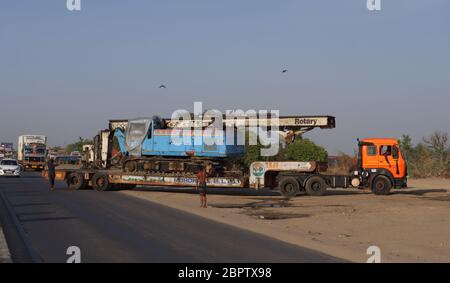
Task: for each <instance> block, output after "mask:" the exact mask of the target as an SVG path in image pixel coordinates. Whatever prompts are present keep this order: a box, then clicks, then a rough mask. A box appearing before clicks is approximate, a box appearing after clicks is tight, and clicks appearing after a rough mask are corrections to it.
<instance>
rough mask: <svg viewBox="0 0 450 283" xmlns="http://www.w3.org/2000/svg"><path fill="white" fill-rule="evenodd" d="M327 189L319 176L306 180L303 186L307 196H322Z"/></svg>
mask: <svg viewBox="0 0 450 283" xmlns="http://www.w3.org/2000/svg"><path fill="white" fill-rule="evenodd" d="M327 187H328V186H327V183H326V182H325V180H324V179H323V178H322V177H320V176H312V177H310V178H308V180H307V181H306V184H305V190H306V193H307V194H308V195H309V196H322V195H324V194H325V192H326V191H327Z"/></svg>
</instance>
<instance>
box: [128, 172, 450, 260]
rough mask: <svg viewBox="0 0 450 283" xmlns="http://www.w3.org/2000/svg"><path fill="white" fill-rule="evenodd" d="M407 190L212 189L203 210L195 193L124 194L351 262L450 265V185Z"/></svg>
mask: <svg viewBox="0 0 450 283" xmlns="http://www.w3.org/2000/svg"><path fill="white" fill-rule="evenodd" d="M408 184H409V188H408V189H403V190H396V191H393V192H392V194H391V195H389V196H375V195H373V194H371V193H370V192H369V191H359V190H354V189H347V190H330V191H328V193H327V195H325V196H321V197H310V196H299V197H296V198H293V199H284V198H283V197H281V196H279V195H278V193H276V192H272V191H269V190H261V191H253V190H248V189H210V193H209V195H208V202H209V207H208V208H207V209H202V208H199V198H198V196H197V195H196V193H195V190H193V189H179V188H138V189H136V190H133V191H121V192H120V193H123V194H127V195H131V196H135V197H138V198H142V199H146V200H149V201H154V202H158V203H160V204H164V205H167V206H170V207H174V208H177V209H180V210H183V211H187V212H190V213H193V214H197V215H200V216H202V217H206V218H209V219H212V220H215V221H219V222H223V223H226V224H230V225H233V226H237V227H240V228H243V229H247V230H251V231H254V232H257V233H262V234H265V235H268V236H270V237H273V238H277V239H279V240H282V241H285V242H289V243H293V244H297V245H300V246H303V247H308V248H311V249H315V250H319V251H322V252H325V253H328V254H330V255H333V256H336V257H340V258H344V259H347V260H350V261H355V262H366V260H367V259H368V257H369V255H367V253H366V251H367V248H368V247H369V246H372V245H376V246H378V247H379V248H380V249H381V260H382V262H450V180H448V179H447V180H445V179H417V180H409V183H408ZM267 260H268V261H269V262H270V259H267Z"/></svg>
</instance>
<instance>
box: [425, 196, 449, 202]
mask: <svg viewBox="0 0 450 283" xmlns="http://www.w3.org/2000/svg"><path fill="white" fill-rule="evenodd" d="M425 199H428V200H437V201H450V196H439V197H427V198H425Z"/></svg>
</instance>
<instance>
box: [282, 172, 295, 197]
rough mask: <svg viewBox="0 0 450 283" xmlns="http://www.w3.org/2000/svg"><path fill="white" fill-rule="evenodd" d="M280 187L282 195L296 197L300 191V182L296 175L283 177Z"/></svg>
mask: <svg viewBox="0 0 450 283" xmlns="http://www.w3.org/2000/svg"><path fill="white" fill-rule="evenodd" d="M279 188H280V193H281V195H282V196H284V197H288V198H292V197H295V196H297V194H298V193H299V192H300V184H299V183H298V181H297V179H295V178H294V177H283V178H282V179H281V181H280V183H279Z"/></svg>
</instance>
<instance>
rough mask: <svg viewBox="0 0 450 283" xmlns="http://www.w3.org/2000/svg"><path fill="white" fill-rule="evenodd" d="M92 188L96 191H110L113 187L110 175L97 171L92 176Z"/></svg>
mask: <svg viewBox="0 0 450 283" xmlns="http://www.w3.org/2000/svg"><path fill="white" fill-rule="evenodd" d="M92 188H93V189H94V190H96V191H108V190H109V189H111V184H110V183H109V180H108V176H106V175H105V174H102V173H96V174H94V176H93V177H92Z"/></svg>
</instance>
